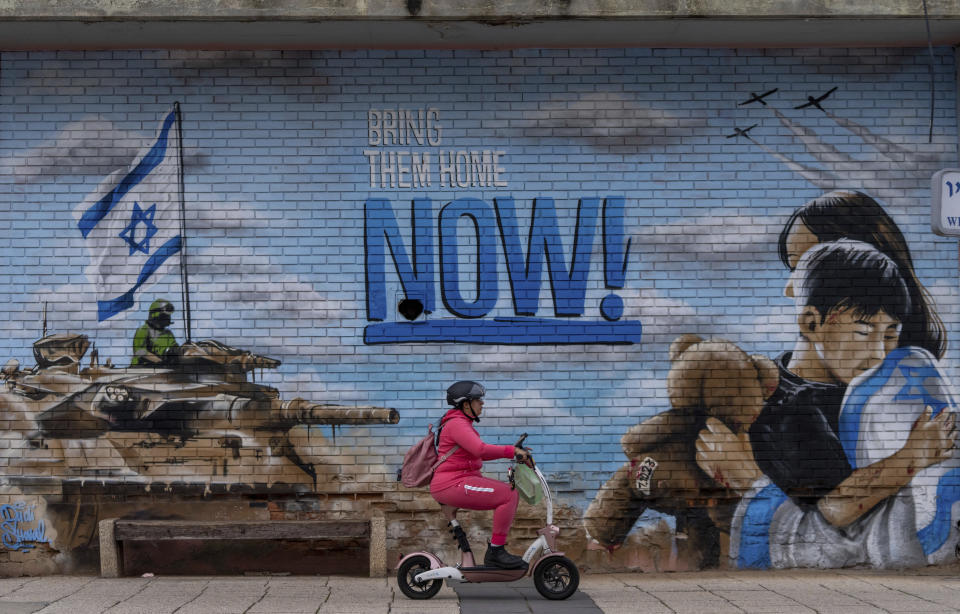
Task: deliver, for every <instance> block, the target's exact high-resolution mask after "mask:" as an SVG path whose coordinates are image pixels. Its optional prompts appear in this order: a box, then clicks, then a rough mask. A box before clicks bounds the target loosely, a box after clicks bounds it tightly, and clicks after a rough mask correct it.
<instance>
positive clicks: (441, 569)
mask: <svg viewBox="0 0 960 614" xmlns="http://www.w3.org/2000/svg"><path fill="white" fill-rule="evenodd" d="M526 438H527V434H526V433H524V434H523V436H522V437H520V439H519V440H518V441H517V444H516V445H517V447H518V448H521V447H523V441H524V439H526ZM517 460H518V459H514V461H515V462H516V461H517ZM526 464H527V466H528V467H530V468H531V469H533V471H534V472H535V473H536V476H537V478H538V479H539V480H540V487H541V488H542V489H543V498H544V500H545V501H546V503H547V523H546V526H544V527H543V528H542V529H540V530H539V531H537V539H535V540H534V541H533V543H532V544H530V546H529V547H528V548H527V551H526V552H524V554H523V561H524V563H526V566H525V567H521V568H519V569H501V568H500V567H487V566H484V565H477V564H476V562H475V561H474V558H473V552H472V551H471V550H470V542H468V541H467V534H466V533H465V532H464V530H463V527H461V526H460V523H459V522H457V511H458V508H456V507H453V506H449V505H441V506H440V507H441V510H442V511H443V513H444V515H445V516H446V518H447V520H449V523H448V526H449V527H450V532H451V533H452V534H453V538H454V539H455V540H456V542H457V548H458V549H459V550H460V564H459V565H457V566H455V567H453V566H450V565H446V564H445V563H444V562H443V561H442V560H441V559H440V557H439V556H437V555H436V554H434V553H432V552H414V553H412V554H408V555H406V556H403V555H401V556H400V561H399V563H398V564H397V584H398V585H399V586H400V590H401V592H403V594H404V595H406V596H407V597H409V598H410V599H430V598H431V597H433V596H434V595H436V594H437V593H438V592H439V591H440V587H441V586H442V584H443V580H445V579H449V580H457V581H459V582H471V583H479V582H513V581H514V580H519V579H520V578H522V577H524V576H533V584H534V586H536V587H537V591H538V592H539V593H540V594H541V595H543V596H544V597H546V598H547V599H566V598H567V597H569V596H570V595H573V594H574V593H575V592H576V591H577V586H579V584H580V572H579V571H578V570H577V566H576V564H575V563H574V562H573V561H571V560H570V559H568V558H567V557H565V556H564V555H563V552H558V551H556V547H557V546H556V540H557V535H559V534H560V529H559V527H557V526H555V525H554V524H553V500H552V499H551V498H550V487H549V485H548V484H547V480H546V478H544V477H543V474H542V473H540V469H539V468H538V467H537V466H536V465H535V464H534V462H533V457H530V458H529V461H528V462H527V463H526ZM513 471H514V467H513V465H511V466H510V468H509V470H508V474H509V476H510V482H511V485H513Z"/></svg>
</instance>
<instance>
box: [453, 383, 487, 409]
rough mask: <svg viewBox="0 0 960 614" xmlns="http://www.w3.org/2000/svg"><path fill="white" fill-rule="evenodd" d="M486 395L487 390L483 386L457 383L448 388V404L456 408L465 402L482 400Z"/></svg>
mask: <svg viewBox="0 0 960 614" xmlns="http://www.w3.org/2000/svg"><path fill="white" fill-rule="evenodd" d="M485 394H487V389H486V388H484V387H483V385H482V384H478V383H477V382H471V381H462V382H457V383H456V384H453V385H452V386H450V387H449V388H447V404H449V405H453V406H454V407H456V406H458V405H460V403H463V402H464V401H472V400H474V399H482V398H483V395H485Z"/></svg>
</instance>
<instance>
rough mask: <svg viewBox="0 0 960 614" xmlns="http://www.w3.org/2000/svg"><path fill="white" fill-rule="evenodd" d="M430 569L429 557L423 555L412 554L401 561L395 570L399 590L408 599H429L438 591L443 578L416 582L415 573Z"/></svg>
mask: <svg viewBox="0 0 960 614" xmlns="http://www.w3.org/2000/svg"><path fill="white" fill-rule="evenodd" d="M425 571H430V559H428V558H427V557H425V556H412V557H410V558H409V559H407V560H406V561H404V562H403V565H401V566H400V569H398V570H397V585H399V586H400V591H401V592H402V593H403V594H404V595H406V596H407V597H409V598H410V599H430V598H431V597H433V596H434V595H436V594H437V593H439V592H440V587H441V586H443V580H428V581H427V582H417V581H416V580H415V578H416V577H417V574H421V573H423V572H425Z"/></svg>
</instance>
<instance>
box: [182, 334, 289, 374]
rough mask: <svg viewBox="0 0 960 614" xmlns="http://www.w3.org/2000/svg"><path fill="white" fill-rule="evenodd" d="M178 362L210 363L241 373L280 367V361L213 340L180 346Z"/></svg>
mask: <svg viewBox="0 0 960 614" xmlns="http://www.w3.org/2000/svg"><path fill="white" fill-rule="evenodd" d="M180 360H181V361H184V360H186V361H189V360H203V361H210V362H213V363H218V364H221V365H224V366H225V367H234V368H238V369H240V370H241V371H253V370H254V369H276V368H277V367H279V366H280V361H279V360H277V359H275V358H270V357H268V356H263V355H261V354H254V353H253V352H248V351H246V350H241V349H238V348H234V347H231V346H229V345H226V344H224V343H220V342H219V341H214V340H213V339H207V340H204V341H193V342H189V343H184V344H183V345H182V346H180Z"/></svg>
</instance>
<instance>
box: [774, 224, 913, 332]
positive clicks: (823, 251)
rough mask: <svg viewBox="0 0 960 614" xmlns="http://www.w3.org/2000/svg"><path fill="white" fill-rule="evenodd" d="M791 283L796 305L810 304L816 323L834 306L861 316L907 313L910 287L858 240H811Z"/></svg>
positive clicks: (901, 316) (889, 263) (902, 315)
mask: <svg viewBox="0 0 960 614" xmlns="http://www.w3.org/2000/svg"><path fill="white" fill-rule="evenodd" d="M793 283H794V293H795V296H796V299H797V306H798V307H800V308H803V307H808V306H809V307H814V308H816V310H817V311H818V312H819V313H820V323H821V324H822V323H823V322H824V321H825V320H826V318H827V316H828V315H829V314H830V312H832V311H835V310H837V309H842V310H847V309H851V310H853V312H854V313H856V314H858V315H864V316H867V317H872V316H874V315H875V314H877V313H878V312H880V311H883V312H884V313H886V314H887V315H888V316H890V317H892V318H894V319H896V320H898V321H900V322H903V321H904V320H905V319H906V318H907V317H909V315H910V313H911V302H910V290H909V289H908V288H907V283H906V282H905V281H904V279H903V275H902V274H901V272H900V268H899V267H898V266H897V265H896V263H895V262H894V261H893V259H891V258H890V257H888V256H887V255H886V254H884V253H883V252H881V251H880V250H878V249H877V248H875V247H874V246H872V245H870V244H869V243H864V242H863V241H852V240H850V239H841V240H839V241H830V242H828V243H820V244H818V245H815V246H814V247H812V248H810V250H809V251H807V253H805V254H804V255H803V256H802V257H801V258H800V261H799V262H798V263H797V268H796V271H795V272H794V281H793Z"/></svg>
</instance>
